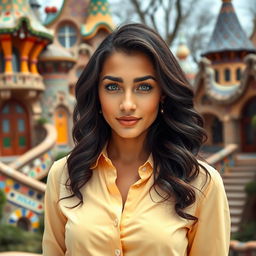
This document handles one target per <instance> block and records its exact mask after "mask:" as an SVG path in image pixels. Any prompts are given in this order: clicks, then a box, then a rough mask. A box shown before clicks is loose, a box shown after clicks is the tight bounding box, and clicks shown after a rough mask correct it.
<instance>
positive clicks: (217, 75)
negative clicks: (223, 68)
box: [215, 69, 220, 83]
mask: <svg viewBox="0 0 256 256" xmlns="http://www.w3.org/2000/svg"><path fill="white" fill-rule="evenodd" d="M219 79H220V78H219V71H218V70H216V69H215V81H216V82H217V83H218V82H219Z"/></svg>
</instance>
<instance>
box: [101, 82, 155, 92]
mask: <svg viewBox="0 0 256 256" xmlns="http://www.w3.org/2000/svg"><path fill="white" fill-rule="evenodd" d="M111 87H112V88H111ZM113 87H114V88H113ZM141 87H144V89H142V90H141V89H140V88H141ZM145 87H146V88H145ZM152 88H153V87H152V85H151V84H149V83H143V84H140V85H138V86H137V87H136V91H142V92H149V91H151V90H152ZM105 89H106V90H107V91H112V92H113V91H117V90H119V89H120V88H119V85H118V84H116V83H111V84H107V85H105Z"/></svg>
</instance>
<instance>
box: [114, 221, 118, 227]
mask: <svg viewBox="0 0 256 256" xmlns="http://www.w3.org/2000/svg"><path fill="white" fill-rule="evenodd" d="M114 225H115V227H117V226H118V219H115V220H114Z"/></svg>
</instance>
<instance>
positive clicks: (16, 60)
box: [12, 48, 20, 72]
mask: <svg viewBox="0 0 256 256" xmlns="http://www.w3.org/2000/svg"><path fill="white" fill-rule="evenodd" d="M12 70H13V72H19V71H20V54H19V51H18V50H17V49H16V48H14V49H13V52H12Z"/></svg>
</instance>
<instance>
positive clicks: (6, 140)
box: [3, 137, 11, 148]
mask: <svg viewBox="0 0 256 256" xmlns="http://www.w3.org/2000/svg"><path fill="white" fill-rule="evenodd" d="M3 145H4V147H5V148H9V147H11V138H9V137H5V138H3Z"/></svg>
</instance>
